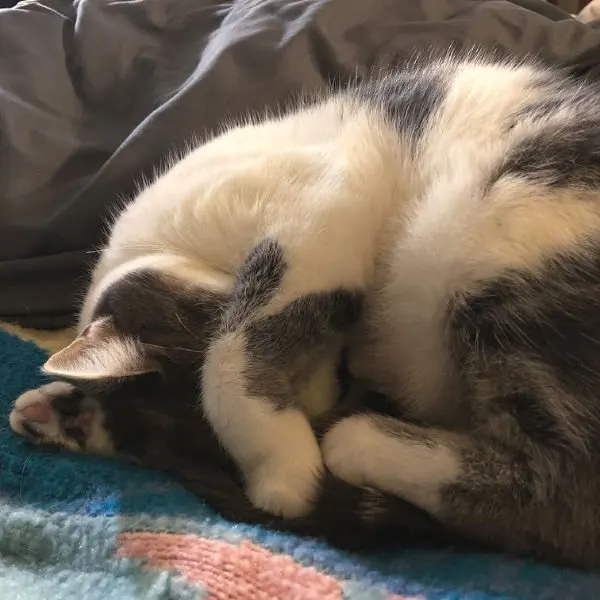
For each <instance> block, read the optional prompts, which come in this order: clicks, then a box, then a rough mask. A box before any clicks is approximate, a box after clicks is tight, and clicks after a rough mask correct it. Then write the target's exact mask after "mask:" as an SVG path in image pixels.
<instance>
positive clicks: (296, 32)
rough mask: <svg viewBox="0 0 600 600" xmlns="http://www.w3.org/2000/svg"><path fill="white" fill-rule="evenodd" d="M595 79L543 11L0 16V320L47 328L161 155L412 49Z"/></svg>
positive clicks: (324, 3) (159, 2)
mask: <svg viewBox="0 0 600 600" xmlns="http://www.w3.org/2000/svg"><path fill="white" fill-rule="evenodd" d="M449 44H454V45H455V46H458V47H461V46H464V45H472V44H481V45H484V46H486V47H493V48H497V49H500V50H503V51H508V52H510V53H514V54H517V55H524V54H527V53H533V54H535V55H539V56H541V57H542V58H543V59H544V60H547V61H551V62H553V63H561V64H563V63H566V64H569V65H572V66H573V67H575V68H576V69H577V70H578V71H579V72H580V73H582V74H586V73H588V74H591V75H592V76H595V73H596V70H597V69H598V68H599V66H598V65H600V60H599V58H600V31H597V30H595V29H594V28H593V27H591V26H589V25H583V24H581V23H578V22H576V21H574V20H572V19H570V18H569V17H568V15H567V14H566V13H563V12H562V11H560V10H559V9H556V8H554V7H552V6H551V5H549V4H547V3H546V2H544V1H543V0H518V1H514V2H508V1H505V0H488V1H485V0H478V1H476V0H229V1H227V2H224V1H223V0H136V1H126V0H123V1H119V0H116V1H115V0H75V1H73V2H71V1H68V0H39V1H31V0H28V1H25V2H22V3H21V4H20V5H19V6H18V7H17V8H14V9H8V10H0V318H4V319H13V320H18V321H21V322H22V323H24V324H26V325H29V326H41V327H52V326H57V327H58V326H62V325H64V324H66V323H67V322H68V321H69V319H70V318H71V315H72V312H73V307H74V303H75V297H76V292H77V290H78V289H79V288H80V287H81V286H82V285H83V284H84V282H85V274H86V271H87V268H88V265H89V262H90V261H91V260H93V258H94V256H95V254H94V252H93V251H91V249H92V248H93V247H94V245H95V244H97V243H98V241H99V240H100V239H101V237H100V236H101V234H102V223H103V219H104V217H105V216H106V215H107V213H108V212H109V210H110V208H111V207H114V206H115V203H117V202H118V199H119V197H127V196H128V194H130V193H131V192H132V190H133V189H134V185H135V182H136V180H139V178H140V177H141V175H142V174H144V173H146V174H150V173H151V172H152V169H153V167H154V166H155V165H157V164H159V163H160V161H161V158H162V157H164V155H165V153H166V152H168V151H169V150H172V149H174V148H177V147H179V146H181V145H182V144H183V143H184V142H185V141H186V140H187V139H189V138H190V137H191V136H192V135H194V134H195V135H200V136H201V135H203V134H204V133H206V132H207V131H211V130H213V129H214V128H215V127H216V126H217V125H218V124H219V122H220V121H222V120H223V119H226V118H228V117H231V116H235V115H237V114H239V113H242V112H244V111H248V110H253V109H261V108H263V107H264V106H266V105H274V104H276V103H279V102H281V101H282V100H284V99H285V98H286V97H288V96H290V95H292V94H294V93H296V92H297V91H298V90H300V89H305V90H306V89H309V90H311V89H318V88H322V87H324V86H326V85H327V84H328V82H331V81H332V80H343V79H345V78H347V77H349V76H352V75H353V74H355V73H356V72H358V73H359V74H360V73H364V72H366V71H367V70H368V69H369V68H370V67H372V66H373V65H374V64H376V63H384V64H385V63H386V62H395V61H396V60H398V58H399V57H401V56H402V55H405V54H407V53H410V52H412V51H413V50H414V49H415V48H417V49H419V48H423V49H426V48H429V47H431V46H434V47H445V46H448V45H449Z"/></svg>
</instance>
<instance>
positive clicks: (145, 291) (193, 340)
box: [44, 271, 227, 407]
mask: <svg viewBox="0 0 600 600" xmlns="http://www.w3.org/2000/svg"><path fill="white" fill-rule="evenodd" d="M226 300H227V298H226V297H225V296H223V295H219V294H217V293H215V292H214V291H210V290H207V289H205V288H203V287H202V286H199V285H198V286H195V285H184V284H183V283H182V282H180V281H177V280H175V279H174V278H170V277H169V276H167V275H165V274H163V273H158V272H155V271H137V272H133V273H130V274H128V275H126V276H125V277H123V278H122V279H120V280H118V281H116V282H115V283H113V284H112V285H111V286H110V287H108V288H107V289H106V290H105V291H104V292H103V294H102V296H101V297H100V298H99V300H98V302H97V303H96V306H95V307H94V310H93V316H92V320H91V322H90V324H89V325H88V326H87V327H86V328H85V329H84V330H83V331H82V332H81V334H80V335H79V336H78V337H77V339H76V340H75V341H74V342H73V343H72V344H71V345H69V346H68V347H67V348H65V349H64V350H61V351H60V352H58V353H56V354H54V355H53V356H52V357H50V359H49V360H48V361H47V362H46V364H45V365H44V371H45V372H46V373H47V374H49V375H53V376H55V377H58V378H60V379H63V380H67V381H70V382H72V383H73V384H75V385H76V386H77V387H78V388H80V389H81V390H82V391H84V392H86V393H89V394H91V395H95V396H99V395H103V396H106V395H108V394H113V395H114V394H122V393H124V392H123V391H122V390H124V389H127V391H126V393H128V394H132V393H134V394H135V395H137V396H144V397H147V400H148V402H149V403H153V402H154V401H160V398H164V400H165V401H169V402H176V403H177V404H178V405H181V406H188V407H189V406H191V405H192V404H196V405H197V404H198V402H199V393H200V382H199V372H200V369H201V366H202V363H203V360H204V355H205V352H206V347H207V343H208V340H209V338H210V336H211V335H212V333H213V332H214V330H215V328H216V327H217V326H218V323H219V318H220V312H221V308H222V306H223V305H224V303H225V302H226ZM147 382H152V383H151V384H148V383H147ZM126 384H127V385H126ZM132 390H135V392H133V391H132ZM138 399H139V400H144V399H145V398H138Z"/></svg>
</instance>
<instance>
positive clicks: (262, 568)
mask: <svg viewBox="0 0 600 600" xmlns="http://www.w3.org/2000/svg"><path fill="white" fill-rule="evenodd" d="M12 331H13V332H14V333H17V334H18V335H12V334H9V333H7V332H6V331H3V330H0V357H1V360H0V378H1V381H2V384H1V385H0V418H1V419H2V424H1V425H0V599H4V598H6V599H8V598H10V599H11V600H42V599H52V600H63V599H64V600H71V599H72V600H75V599H77V600H82V599H85V600H138V599H140V600H141V599H144V600H146V599H148V600H159V599H160V600H166V599H169V600H171V599H173V600H191V599H203V598H206V599H209V598H211V599H214V600H407V599H411V600H414V599H416V598H419V599H422V600H554V599H556V600H567V599H568V600H589V599H591V598H598V597H600V576H599V575H596V574H584V573H577V572H575V571H569V570H561V569H556V568H553V567H549V566H545V565H540V564H536V563H534V562H531V561H523V560H513V559H508V558H504V557H500V556H497V555H492V554H485V555H484V554H481V555H477V554H468V553H461V552H459V551H457V550H454V551H453V550H449V549H428V548H423V549H419V550H415V549H412V550H411V551H408V550H402V549H398V550H397V551H395V552H393V553H387V554H379V555H378V554H364V555H351V554H348V553H345V552H340V551H338V550H335V549H333V548H331V547H328V546H327V545H325V544H323V543H321V542H318V541H315V540H311V539H302V538H297V537H294V536H291V535H288V534H282V533H278V532H272V531H267V530H265V529H263V528H262V527H257V526H251V525H245V524H239V523H238V524H236V523H231V522H228V521H226V520H224V519H222V518H221V517H219V516H218V515H217V514H215V513H214V511H212V510H211V509H209V508H208V507H207V506H206V505H205V504H203V502H202V501H201V500H199V499H197V498H195V497H194V496H192V495H191V494H189V493H188V492H186V491H185V490H184V489H183V488H182V487H181V486H179V485H178V484H177V483H176V482H174V481H171V480H170V479H169V478H167V477H165V476H163V475H161V474H158V473H155V472H153V471H149V470H145V469H142V468H138V467H134V466H131V465H127V464H124V463H120V462H117V461H111V460H101V459H98V458H92V457H90V456H78V455H70V454H68V453H66V452H64V453H63V452H59V453H46V452H41V451H38V450H36V449H34V448H33V447H32V446H30V445H29V444H27V443H26V442H25V441H24V440H22V439H20V438H18V437H16V436H15V435H13V434H12V433H11V431H10V430H9V428H8V421H7V417H8V413H9V411H10V407H11V405H12V402H13V401H14V399H15V398H16V397H17V396H18V395H19V394H21V393H22V392H23V391H24V390H26V389H29V388H32V387H35V386H37V385H39V384H40V383H41V381H42V380H41V377H40V375H39V365H40V364H41V363H42V362H43V361H44V359H45V357H46V352H45V350H43V349H42V348H41V347H40V346H38V345H36V344H35V343H34V342H33V341H25V340H24V339H23V338H24V337H26V336H25V335H24V334H23V332H18V331H16V330H14V329H13V330H12ZM29 337H30V338H31V337H32V336H29ZM33 338H34V339H36V338H35V336H33ZM39 339H40V340H41V339H43V340H44V341H43V342H40V343H43V344H44V345H48V346H50V344H51V342H52V340H48V339H47V337H46V338H39Z"/></svg>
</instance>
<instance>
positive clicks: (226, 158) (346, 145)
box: [11, 53, 600, 567]
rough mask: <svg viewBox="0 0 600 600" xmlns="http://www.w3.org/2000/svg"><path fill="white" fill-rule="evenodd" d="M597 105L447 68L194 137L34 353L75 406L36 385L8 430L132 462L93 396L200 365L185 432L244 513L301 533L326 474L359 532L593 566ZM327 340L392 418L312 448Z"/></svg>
mask: <svg viewBox="0 0 600 600" xmlns="http://www.w3.org/2000/svg"><path fill="white" fill-rule="evenodd" d="M597 93H598V87H597V86H595V85H593V84H591V83H588V82H585V81H580V80H574V79H573V78H571V77H570V76H569V74H568V73H566V72H562V71H560V70H556V69H551V68H548V67H544V66H541V65H539V64H536V63H534V62H528V61H519V62H517V61H507V60H495V59H493V58H490V57H487V56H485V55H484V54H482V53H479V54H478V53H471V54H468V55H463V56H458V55H448V56H446V57H442V58H430V59H429V60H423V61H415V62H414V63H412V64H410V65H406V66H404V67H403V68H401V69H397V70H393V71H391V72H389V73H388V74H386V75H384V76H382V77H380V78H377V79H373V80H370V81H366V82H362V83H359V84H357V85H354V86H350V87H349V88H348V89H346V90H343V91H337V92H332V93H331V94H330V95H328V96H327V97H325V98H322V99H316V100H314V101H312V102H309V103H304V104H300V105H299V106H298V107H297V108H296V109H293V110H289V111H287V112H285V113H284V114H282V115H279V116H267V117H265V118H264V119H256V120H254V121H252V120H251V121H249V122H247V123H242V124H240V125H237V126H232V127H231V128H229V129H227V130H226V131H224V132H223V133H222V134H220V135H218V136H216V137H215V138H214V139H212V140H210V141H207V142H206V143H204V144H201V145H198V146H197V147H194V148H193V149H191V150H190V151H189V152H188V153H186V154H185V155H184V156H183V157H181V158H180V159H179V160H177V161H176V162H175V163H174V164H173V165H172V166H171V167H170V168H169V169H168V170H167V171H166V172H165V173H163V174H162V175H160V176H159V177H157V179H156V180H155V181H154V182H152V183H150V184H149V185H147V186H145V187H144V188H143V189H142V190H141V191H140V193H139V194H138V195H137V196H136V198H135V199H134V200H133V201H132V202H130V203H129V204H128V205H127V206H126V208H125V209H124V210H123V212H122V213H121V214H120V215H119V216H118V218H117V219H116V221H115V223H114V225H113V227H112V229H111V232H110V237H109V240H108V243H107V245H106V247H105V248H104V250H103V252H102V255H101V257H100V260H99V262H98V264H97V266H96V267H95V270H94V272H93V276H92V280H91V284H90V287H89V290H88V293H87V295H86V297H85V300H84V303H83V306H82V310H81V314H80V336H79V337H78V338H77V339H76V340H75V341H74V342H73V344H71V345H70V346H69V347H67V348H66V349H65V350H63V351H61V352H59V353H57V354H55V355H54V356H52V357H51V358H50V359H49V360H48V362H47V363H46V364H45V367H44V369H45V372H46V373H47V374H49V375H53V376H55V377H56V378H58V379H59V380H62V382H57V383H55V384H54V385H55V386H56V385H58V386H65V385H68V386H71V387H69V388H68V389H69V390H71V391H70V392H68V393H67V394H66V396H67V397H69V394H71V392H72V390H77V392H76V394H75V395H81V394H83V400H81V398H80V400H79V405H78V406H79V408H78V409H74V408H73V407H72V403H71V404H69V403H68V402H67V404H68V405H69V406H70V408H69V407H67V408H66V409H63V408H64V407H63V408H61V407H62V404H61V401H60V398H61V397H63V396H64V395H65V392H64V390H65V389H66V388H64V387H59V388H56V389H58V390H59V391H60V390H63V392H62V393H59V392H56V390H55V388H52V389H51V391H50V392H49V391H48V388H42V389H41V390H38V391H33V392H28V394H30V395H29V396H28V395H27V394H26V395H24V396H22V397H21V398H19V399H18V400H17V402H16V405H15V409H14V411H13V413H12V414H11V425H12V427H13V429H14V430H15V431H17V432H18V433H21V434H23V435H26V436H28V437H29V438H30V439H33V440H34V441H38V442H44V441H46V442H48V441H50V442H54V443H58V444H59V445H63V446H64V445H66V446H70V447H72V448H84V449H86V450H89V451H94V452H99V453H105V454H111V453H118V454H128V453H129V454H134V455H135V452H132V451H131V449H129V450H128V449H127V448H125V449H122V448H121V449H119V448H118V447H116V446H115V442H114V440H113V433H114V431H116V430H118V428H119V427H120V425H119V424H118V423H116V421H117V419H111V420H110V423H109V422H108V421H107V422H106V423H105V422H104V421H103V419H104V418H105V414H104V413H103V412H101V411H99V410H98V406H99V405H98V404H97V400H94V399H95V398H96V399H97V398H98V397H102V398H104V400H103V405H107V404H111V405H114V404H115V403H116V402H111V401H110V396H111V393H114V392H115V390H116V389H119V386H121V385H124V384H123V382H124V381H125V382H127V381H136V382H138V383H139V382H140V380H146V378H150V379H152V380H153V381H154V382H156V381H159V380H162V381H166V380H173V379H175V380H177V379H178V378H180V377H182V372H187V373H188V374H189V373H192V375H191V379H192V381H195V382H196V385H197V389H196V390H195V392H194V393H196V394H197V401H196V403H195V408H194V412H193V414H190V415H189V417H188V418H187V419H185V420H186V421H187V422H190V423H191V422H195V421H196V419H197V420H198V422H200V421H201V420H202V419H205V420H206V424H207V426H209V428H210V432H211V434H212V433H214V435H215V436H216V439H217V440H218V443H219V444H220V445H221V446H222V448H223V450H224V452H225V454H226V455H227V457H228V460H230V461H231V463H232V464H233V465H235V468H236V470H237V471H238V472H239V473H240V476H241V481H242V485H243V489H244V493H245V495H246V497H247V499H248V501H249V505H250V506H251V507H252V510H254V509H255V510H256V511H258V512H259V513H260V514H261V515H264V514H272V515H275V517H276V518H277V519H279V521H281V522H285V523H292V522H295V523H298V522H306V521H307V520H308V521H310V519H311V515H314V512H313V511H315V510H317V507H319V506H322V503H321V501H320V498H324V497H326V493H325V488H326V487H327V485H328V482H329V484H330V485H338V483H339V480H341V481H343V482H345V484H348V485H350V486H354V488H346V489H355V493H356V494H358V497H359V498H361V500H360V502H361V506H360V507H359V508H360V510H357V509H356V508H357V507H356V505H354V506H353V507H352V508H351V509H349V511H348V513H347V516H348V515H349V516H350V517H353V518H355V519H356V522H358V521H359V520H360V519H362V520H363V522H364V521H367V520H370V521H372V522H373V521H377V520H381V521H385V519H389V514H390V510H388V509H389V507H390V506H391V504H388V503H390V502H392V500H391V499H392V498H396V497H397V498H400V499H402V500H404V501H405V502H406V503H408V504H403V505H402V506H403V508H402V509H401V510H404V509H406V510H407V511H409V510H410V509H408V508H407V507H408V506H409V505H412V506H414V507H416V508H417V509H419V510H420V511H423V512H424V513H426V515H428V516H429V517H427V518H424V520H423V527H424V529H427V528H428V527H429V525H431V530H432V531H433V530H436V531H438V530H437V529H436V527H437V525H436V524H441V525H442V526H443V528H444V529H445V530H446V531H451V532H455V533H456V534H457V535H464V536H465V537H467V538H472V539H475V540H477V541H479V542H482V543H484V544H490V545H492V546H494V547H496V548H501V549H504V550H507V551H511V552H518V553H529V554H534V555H536V556H540V557H542V558H545V559H548V560H553V561H558V562H561V563H563V564H571V565H576V566H580V567H598V566H600V508H599V507H598V498H599V497H600V475H599V469H598V467H599V466H600V459H599V455H598V451H599V446H600V442H599V435H598V434H599V432H600V402H599V401H598V389H599V388H600V375H598V374H599V373H600V343H599V342H600V116H599V115H598V110H597V97H598V96H597ZM344 349H347V352H348V365H349V371H350V374H351V376H352V378H353V380H354V381H356V382H358V385H359V386H361V388H363V389H366V390H368V391H370V392H373V393H376V394H379V395H381V396H382V397H384V398H385V399H386V404H387V406H388V408H387V409H386V411H383V412H381V411H375V410H370V409H369V407H368V406H367V405H366V403H364V402H363V401H362V400H360V401H359V403H358V404H359V409H358V410H357V411H354V412H350V413H349V414H345V415H342V416H341V417H339V418H338V419H334V420H333V421H331V423H330V426H329V427H326V428H325V431H324V433H323V435H317V434H316V433H315V423H316V422H318V420H319V419H320V418H325V416H326V415H327V414H328V413H330V412H331V411H334V412H335V408H336V403H337V402H338V399H339V397H340V394H341V389H340V382H339V378H338V377H337V366H338V364H339V361H340V357H341V353H342V351H343V350H344ZM188 376H189V375H188ZM51 385H52V384H51ZM149 387H150V388H152V389H154V390H155V391H157V392H158V391H159V390H161V389H162V390H163V391H164V393H163V394H162V395H161V398H159V401H160V402H159V405H160V404H161V403H162V406H164V407H165V408H166V407H168V406H171V405H172V404H173V403H175V402H176V400H175V396H176V395H177V394H176V393H175V394H172V393H171V392H169V387H168V386H167V387H166V388H161V387H160V386H159V385H158V384H157V383H154V384H152V385H149ZM32 394H33V395H32ZM56 394H57V398H58V400H57V399H54V400H53V399H52V395H56ZM148 395H150V394H148ZM116 396H117V397H118V398H120V400H119V404H121V405H123V406H125V405H127V403H128V402H129V399H128V398H127V397H125V396H126V395H125V396H124V395H123V394H120V393H116ZM142 397H143V396H142ZM107 398H108V399H107ZM63 399H64V398H63ZM132 402H133V401H132ZM138 404H140V402H138ZM141 404H142V405H143V402H141ZM192 404H193V403H192ZM117 412H118V411H117ZM109 413H110V411H109ZM159 413H160V410H159ZM99 415H100V416H99ZM102 415H104V416H102ZM195 415H197V416H195ZM73 419H74V421H73ZM140 422H143V419H141V420H140V418H138V419H137V423H138V425H139V423H140ZM114 428H116V429H114ZM138 428H139V430H140V436H141V437H142V438H144V434H143V430H144V428H143V427H142V426H139V427H138ZM159 429H160V427H159ZM156 435H157V436H158V438H157V439H160V435H158V434H156ZM201 436H202V433H201V432H199V434H198V436H197V437H201ZM154 439H155V438H154V437H151V438H149V439H148V440H145V441H144V443H145V444H146V446H148V444H150V445H151V446H153V444H155V443H156V444H157V445H156V447H155V449H154V450H151V451H150V453H151V454H152V455H153V459H152V460H153V461H154V462H155V463H156V465H157V466H160V463H161V457H160V453H161V452H162V451H163V450H164V448H163V445H162V444H158V443H157V442H154ZM153 448H154V446H153ZM146 450H148V449H147V448H146ZM194 453H195V452H194V451H192V449H191V448H190V452H189V453H186V452H183V454H191V455H193V454H194ZM138 454H139V452H138ZM142 454H143V453H142ZM198 454H200V452H198ZM182 460H183V459H182ZM189 460H190V459H189V458H188V461H187V462H189ZM198 460H200V459H198ZM150 462H151V461H150ZM173 462H176V461H171V464H172V463H173ZM184 462H185V461H184ZM209 462H210V461H209ZM217 462H219V461H217ZM166 466H167V468H168V465H166ZM186 468H187V467H186ZM182 470H184V469H183V467H182ZM329 472H330V473H331V475H332V477H333V479H329V478H328V475H327V474H328V473H329ZM180 474H181V473H180ZM336 482H337V483H336ZM353 493H354V492H353ZM361 494H365V495H364V496H363V495H361ZM349 495H352V494H351V493H350V492H349ZM354 498H355V499H356V497H354ZM340 510H341V509H340ZM257 514H258V513H257ZM419 514H420V515H421V513H419ZM429 518H431V521H429V520H428V519H429ZM407 519H410V515H408V516H407ZM438 532H439V531H438Z"/></svg>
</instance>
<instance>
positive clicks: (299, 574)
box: [119, 532, 399, 600]
mask: <svg viewBox="0 0 600 600" xmlns="http://www.w3.org/2000/svg"><path fill="white" fill-rule="evenodd" d="M119 556H122V557H127V558H141V559H144V560H145V562H146V564H147V565H148V566H150V567H153V568H155V569H165V570H173V571H179V572H180V573H181V574H182V575H183V576H184V577H185V578H186V579H187V580H188V581H189V582H191V583H199V584H202V585H203V586H204V587H205V588H206V589H207V591H208V592H209V595H210V598H211V600H250V599H251V600H342V587H341V585H340V583H339V582H338V581H337V580H335V579H334V578H333V577H330V576H328V575H324V574H323V573H319V572H318V571H317V570H316V569H313V568H311V567H304V566H302V565H300V564H298V563H297V562H296V561H294V560H293V559H292V558H291V557H290V556H285V555H282V554H274V553H272V552H269V551H268V550H265V549H264V548H261V547H260V546H257V545H255V544H252V543H250V542H246V541H244V542H242V543H241V544H239V545H235V544H228V543H226V542H222V541H220V540H212V539H207V538H202V537H199V536H196V535H183V534H171V533H150V532H130V533H122V534H121V535H120V536H119ZM390 600H399V599H398V598H396V599H393V598H390Z"/></svg>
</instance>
